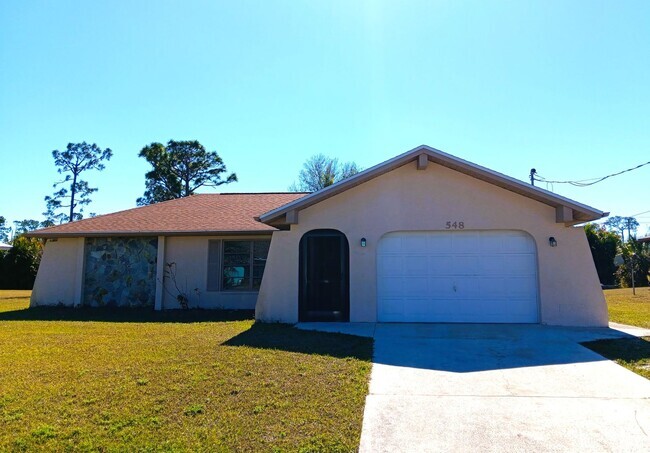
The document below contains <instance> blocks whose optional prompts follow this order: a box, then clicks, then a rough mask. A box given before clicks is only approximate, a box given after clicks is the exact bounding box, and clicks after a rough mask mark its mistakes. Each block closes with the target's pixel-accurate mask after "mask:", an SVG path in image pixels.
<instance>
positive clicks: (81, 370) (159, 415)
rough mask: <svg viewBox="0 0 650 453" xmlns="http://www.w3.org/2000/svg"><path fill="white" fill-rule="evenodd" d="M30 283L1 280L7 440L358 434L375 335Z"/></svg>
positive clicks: (184, 447)
mask: <svg viewBox="0 0 650 453" xmlns="http://www.w3.org/2000/svg"><path fill="white" fill-rule="evenodd" d="M28 297H29V292H28V291H27V292H25V291H20V292H16V291H0V451H33V450H47V451H51V450H56V451H98V450H99V451H305V452H306V451H355V450H356V449H357V447H358V442H359V436H360V431H361V421H362V415H363V407H364V401H365V396H366V394H367V390H368V378H369V372H370V366H371V365H370V358H371V353H372V342H371V340H369V339H363V338H359V337H353V336H346V335H336V334H326V333H318V332H306V331H299V330H297V329H293V328H292V327H289V326H286V325H281V324H255V323H254V322H253V321H252V320H251V319H241V318H246V317H247V316H250V314H245V316H242V315H241V314H240V313H236V312H218V311H199V310H197V311H188V312H165V313H152V312H145V311H136V312H133V311H124V310H73V309H65V308H53V309H47V308H38V309H26V307H27V305H28ZM206 320H207V321H206Z"/></svg>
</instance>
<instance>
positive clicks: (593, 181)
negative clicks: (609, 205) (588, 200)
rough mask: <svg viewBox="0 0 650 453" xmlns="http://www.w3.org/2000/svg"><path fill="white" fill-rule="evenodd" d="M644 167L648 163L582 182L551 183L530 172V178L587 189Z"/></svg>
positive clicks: (648, 163)
mask: <svg viewBox="0 0 650 453" xmlns="http://www.w3.org/2000/svg"><path fill="white" fill-rule="evenodd" d="M646 165H650V161H648V162H644V163H642V164H639V165H637V166H636V167H632V168H628V169H626V170H622V171H619V172H617V173H612V174H611V175H607V176H603V177H602V178H590V179H582V180H579V181H551V180H548V179H546V178H544V177H543V176H540V175H539V174H538V173H533V172H532V170H531V175H530V176H531V179H533V178H534V180H535V181H541V182H545V183H546V184H571V185H572V186H576V187H587V186H592V185H594V184H596V183H599V182H602V181H604V180H606V179H608V178H611V177H613V176H618V175H622V174H623V173H627V172H629V171H633V170H637V169H639V168H641V167H644V166H646ZM646 212H650V211H646Z"/></svg>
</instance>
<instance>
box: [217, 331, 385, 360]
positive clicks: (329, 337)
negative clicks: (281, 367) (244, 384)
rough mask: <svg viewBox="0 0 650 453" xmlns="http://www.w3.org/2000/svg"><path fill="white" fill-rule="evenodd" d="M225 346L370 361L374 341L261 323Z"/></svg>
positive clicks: (224, 343)
mask: <svg viewBox="0 0 650 453" xmlns="http://www.w3.org/2000/svg"><path fill="white" fill-rule="evenodd" d="M222 344H223V345H224V346H240V347H241V346H246V347H250V348H259V349H276V350H280V351H287V352H299V353H303V354H317V355H326V356H330V357H336V358H346V357H352V358H355V359H359V360H364V361H367V362H370V360H371V359H372V346H373V340H372V339H371V338H365V337H358V336H354V335H344V334H338V333H326V332H315V331H308V330H299V329H296V328H294V327H292V326H290V325H288V324H269V323H260V322H258V323H255V324H253V325H252V326H251V328H250V329H248V330H246V331H245V332H242V333H240V334H239V335H237V336H234V337H232V338H231V339H229V340H228V341H225V342H223V343H222Z"/></svg>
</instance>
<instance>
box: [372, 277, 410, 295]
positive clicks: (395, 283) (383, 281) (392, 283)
mask: <svg viewBox="0 0 650 453" xmlns="http://www.w3.org/2000/svg"><path fill="white" fill-rule="evenodd" d="M404 286H405V281H404V279H403V278H401V277H381V278H380V279H379V280H378V282H377V291H378V292H379V294H382V295H383V296H384V297H387V298H394V297H404Z"/></svg>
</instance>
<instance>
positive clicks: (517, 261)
mask: <svg viewBox="0 0 650 453" xmlns="http://www.w3.org/2000/svg"><path fill="white" fill-rule="evenodd" d="M503 265H504V266H505V267H506V268H507V269H508V272H509V273H511V274H514V275H534V274H535V272H536V270H537V265H536V263H535V260H534V258H533V257H532V256H531V255H504V259H503Z"/></svg>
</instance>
